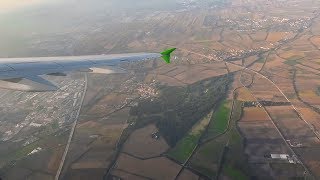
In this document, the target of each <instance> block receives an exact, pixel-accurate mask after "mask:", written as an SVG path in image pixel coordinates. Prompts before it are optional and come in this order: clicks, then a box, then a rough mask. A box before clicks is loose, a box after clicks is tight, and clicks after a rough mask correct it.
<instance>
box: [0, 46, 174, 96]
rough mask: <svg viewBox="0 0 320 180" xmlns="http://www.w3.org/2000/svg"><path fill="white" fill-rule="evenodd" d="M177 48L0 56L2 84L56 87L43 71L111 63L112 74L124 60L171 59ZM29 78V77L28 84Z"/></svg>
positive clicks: (51, 72) (84, 68)
mask: <svg viewBox="0 0 320 180" xmlns="http://www.w3.org/2000/svg"><path fill="white" fill-rule="evenodd" d="M174 50H175V48H171V49H167V50H165V51H163V52H161V53H129V54H109V55H92V56H69V57H34V58H32V57H28V58H0V88H5V89H14V90H20V91H52V90H56V89H57V87H56V86H55V85H54V84H52V83H51V82H50V81H48V80H46V79H44V78H42V77H40V76H39V75H45V74H48V75H63V72H66V71H73V70H80V71H91V69H90V68H92V67H99V66H107V67H109V68H107V72H108V74H111V73H116V72H117V68H115V66H117V65H118V64H120V63H124V62H137V61H142V60H148V59H155V58H159V57H162V58H163V60H164V61H165V62H166V63H170V54H171V53H172V52H173V51H174ZM25 81H28V82H27V84H26V83H25Z"/></svg>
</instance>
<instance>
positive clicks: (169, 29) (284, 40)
mask: <svg viewBox="0 0 320 180" xmlns="http://www.w3.org/2000/svg"><path fill="white" fill-rule="evenodd" d="M78 3H79V4H77V8H73V7H70V6H67V5H66V6H61V7H60V6H58V5H57V7H59V8H55V9H54V10H53V9H51V10H50V8H48V11H43V10H41V11H36V10H35V11H32V12H33V13H32V14H28V15H27V16H25V17H28V18H26V19H27V20H24V23H23V26H26V27H25V28H17V26H16V24H20V23H21V20H20V19H19V18H17V17H16V16H10V17H8V19H7V20H5V19H6V18H5V17H1V18H0V25H1V27H3V28H1V29H0V32H1V33H0V38H1V39H2V42H0V56H1V57H23V56H67V55H74V56H76V55H88V54H112V53H130V52H161V51H162V50H163V49H166V48H168V47H176V48H177V50H176V51H175V52H174V53H173V54H172V57H171V63H170V64H166V63H165V62H163V61H162V60H161V59H160V58H159V59H154V60H150V61H142V62H138V63H132V64H129V63H123V64H121V65H120V67H121V68H123V69H126V70H127V72H126V73H121V74H108V75H106V74H102V73H101V72H102V71H103V70H101V69H100V71H99V72H98V74H94V73H87V77H88V78H87V82H86V85H87V89H86V92H85V95H84V101H83V104H82V105H81V106H79V108H80V109H79V112H80V113H79V116H78V117H76V118H70V117H71V116H72V117H74V115H75V114H76V113H75V112H73V111H72V112H71V111H70V112H68V113H66V114H64V115H63V116H59V118H61V119H63V122H64V123H61V121H58V120H56V119H52V120H50V117H47V116H41V115H42V114H45V113H44V112H45V111H46V110H47V109H57V108H59V105H54V106H50V107H48V108H47V106H46V105H47V104H46V102H44V103H42V104H40V105H39V106H37V108H36V110H35V111H37V112H40V115H38V116H36V117H33V118H34V119H33V120H32V121H30V122H29V121H27V122H26V120H28V118H29V119H31V118H30V117H29V116H27V115H26V114H28V113H29V110H24V109H26V107H24V108H23V107H20V106H21V105H22V104H24V106H32V105H33V104H37V103H38V102H42V101H45V100H47V99H49V98H48V97H49V96H51V95H52V94H53V93H52V94H49V93H46V92H44V93H40V94H38V96H39V98H38V99H36V98H35V99H36V100H34V101H30V102H29V101H26V100H24V98H23V97H22V96H26V97H29V96H30V97H31V96H33V94H31V95H26V94H24V93H20V92H9V91H2V90H1V93H3V95H2V94H0V97H1V98H0V101H1V103H0V111H1V112H2V113H3V112H4V111H8V113H4V114H1V117H0V138H1V139H2V140H1V141H0V155H1V156H0V179H1V178H2V177H4V179H28V178H29V179H54V177H55V176H56V173H57V172H58V169H59V167H61V165H63V166H62V171H61V174H60V179H71V180H72V179H81V178H82V179H102V178H104V179H119V178H121V179H124V180H126V179H137V180H140V179H141V180H142V179H161V180H162V179H163V180H167V179H168V180H171V179H172V180H173V179H178V180H185V179H186V180H189V179H190V180H193V179H194V180H196V179H201V180H207V179H241V180H245V179H303V178H304V179H319V178H320V171H319V168H320V158H319V155H318V154H319V151H320V140H319V139H320V133H319V132H320V121H319V119H320V80H319V76H320V58H319V57H320V50H319V48H320V10H319V9H320V1H315V0H304V1H301V0H291V1H283V0H268V1H265V0H246V1H243V0H215V1H211V0H199V1H178V0H171V1H170V0H165V1H164V0H153V1H152V2H151V1H150V2H149V1H148V2H147V0H141V2H140V1H139V2H136V3H134V5H132V7H131V4H130V3H128V2H127V0H119V2H118V1H117V2H116V1H114V0H111V1H110V2H108V3H102V1H101V0H94V1H93V2H91V5H90V7H91V6H94V5H95V6H99V7H96V9H93V10H92V12H94V13H92V12H91V10H90V11H89V10H88V12H87V11H86V10H83V9H87V7H89V6H88V5H87V4H86V2H84V1H83V2H82V1H81V2H78ZM83 3H85V4H84V5H83ZM112 3H115V4H116V6H115V7H113V8H112V9H108V8H109V5H110V4H112ZM81 4H82V5H83V6H84V7H85V8H81ZM126 4H129V6H128V5H126ZM78 5H79V7H78ZM155 5H157V6H155ZM66 7H68V8H66ZM58 9H61V10H62V11H63V12H68V13H70V17H78V15H79V14H83V15H84V16H85V17H86V18H71V19H72V20H70V17H69V16H68V15H69V14H68V15H65V16H64V15H63V12H61V15H59V16H57V14H53V15H52V14H51V15H50V13H52V11H54V12H56V11H58ZM78 11H79V12H78ZM26 12H29V11H26ZM26 12H25V13H26ZM30 12H31V11H30ZM21 13H23V12H21ZM39 13H40V15H39V17H40V18H39V17H34V16H35V15H37V14H39ZM41 13H43V14H41ZM46 13H49V14H48V16H49V17H51V18H52V20H50V21H47V22H44V20H43V18H44V17H46V16H45V15H46ZM92 14H94V15H92ZM57 17H58V19H57ZM61 17H64V18H61ZM28 19H31V20H32V21H30V20H28ZM74 19H77V21H74ZM38 21H39V22H41V23H40V24H39V25H37V26H35V22H38ZM69 21H70V22H72V23H69ZM8 22H10V23H8ZM48 22H50V23H48ZM13 25H14V26H13ZM21 26H22V25H21ZM18 27H20V26H18ZM33 27H43V28H33ZM19 29H23V30H24V32H20V31H18V30H19ZM6 31H8V32H6ZM0 71H1V70H0ZM84 71H86V70H84ZM86 72H87V71H86ZM72 77H73V79H72V78H69V79H67V80H65V81H70V83H73V82H75V81H77V80H82V79H81V78H82V76H81V77H80V75H79V74H78V75H73V76H72ZM49 78H50V77H49ZM67 78H68V77H67ZM61 81H62V82H64V80H61ZM57 82H60V80H59V81H58V80H57ZM81 82H82V83H80V85H81V87H84V83H83V80H82V81H81ZM62 84H63V83H62ZM72 87H73V88H72V89H76V87H77V86H72ZM80 90H83V88H79V90H78V91H79V92H80ZM79 92H77V93H78V94H75V96H74V97H73V98H71V99H72V100H76V102H79V100H80V98H81V96H80V94H79ZM57 93H67V90H66V89H65V87H61V89H59V91H58V92H57ZM81 95H83V94H81ZM13 96H15V97H17V98H16V99H20V101H21V103H19V107H18V108H8V107H11V105H12V104H15V101H13V100H10V98H9V97H13ZM20 96H21V97H20ZM2 102H6V103H7V105H3V104H5V103H2ZM61 102H62V104H63V105H64V106H63V107H69V106H70V107H71V105H72V101H71V100H70V101H69V100H61ZM16 104H17V103H16ZM70 104H71V105H70ZM10 109H14V110H10ZM56 112H58V111H56ZM30 114H31V115H32V114H34V113H31V112H30ZM54 114H55V112H52V113H51V114H49V115H48V116H50V115H54ZM69 116H70V117H69ZM42 120H43V122H44V124H45V125H43V126H41V127H31V125H37V124H36V123H38V122H41V121H42ZM22 122H23V123H22ZM48 122H49V123H48ZM73 122H76V124H75V126H74V127H75V128H74V131H73V130H72V127H73ZM46 123H47V124H46ZM24 124H26V127H24V128H21V129H20V126H21V125H24ZM41 125H42V124H41ZM9 129H10V130H9ZM70 133H71V134H70ZM72 133H73V134H72ZM70 135H71V136H70ZM69 137H71V141H70V142H68V138H69ZM10 138H11V139H10ZM27 138H28V140H30V141H27ZM66 147H69V149H66ZM37 148H38V149H39V148H41V150H39V151H34V150H37ZM32 152H33V153H32ZM65 152H68V153H67V155H66V158H65V160H63V154H64V153H65ZM30 153H31V154H30ZM271 154H273V155H274V156H277V155H279V154H282V155H283V154H285V155H284V156H285V157H286V158H283V159H279V158H274V156H271ZM279 157H280V155H279ZM282 157H283V156H282Z"/></svg>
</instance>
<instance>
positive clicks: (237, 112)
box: [222, 100, 250, 180]
mask: <svg viewBox="0 0 320 180" xmlns="http://www.w3.org/2000/svg"><path fill="white" fill-rule="evenodd" d="M241 113H242V102H240V101H237V100H235V102H234V108H233V114H232V119H231V122H230V126H231V127H230V131H229V133H228V136H229V146H228V147H229V149H228V152H227V153H226V154H225V158H224V159H225V161H224V162H223V165H222V166H223V168H222V172H223V174H224V175H225V176H228V177H229V178H230V179H238V180H245V179H250V178H249V177H248V174H249V166H248V162H247V159H246V156H245V155H244V144H243V138H242V137H241V135H240V134H239V132H238V130H237V129H236V122H237V121H238V120H239V119H240V118H241Z"/></svg>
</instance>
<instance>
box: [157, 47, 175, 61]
mask: <svg viewBox="0 0 320 180" xmlns="http://www.w3.org/2000/svg"><path fill="white" fill-rule="evenodd" d="M176 49H177V48H170V49H167V50H165V51H163V52H161V53H160V54H162V56H161V57H162V59H163V60H164V61H165V62H166V63H170V54H171V53H172V52H173V51H175V50H176Z"/></svg>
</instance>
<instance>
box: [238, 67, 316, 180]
mask: <svg viewBox="0 0 320 180" xmlns="http://www.w3.org/2000/svg"><path fill="white" fill-rule="evenodd" d="M245 69H247V68H244V69H243V70H245ZM243 70H242V71H241V75H240V78H239V82H240V83H241V85H242V87H243V88H245V89H247V91H248V92H250V94H251V96H252V97H253V98H254V99H255V101H256V102H259V100H258V99H257V98H256V97H255V95H254V94H253V93H252V92H251V91H250V90H249V89H248V88H247V87H246V86H245V85H244V84H243V82H242V81H241V77H242V73H243ZM283 95H284V94H283ZM284 96H285V95H284ZM259 103H260V102H259ZM260 104H261V103H260ZM262 109H263V110H264V112H265V113H266V114H267V115H268V118H269V119H270V121H271V122H272V124H273V126H274V127H275V129H276V130H277V132H278V133H279V135H280V136H281V139H282V140H283V141H284V143H285V144H286V145H287V147H288V149H289V150H290V151H291V153H292V154H293V155H294V156H295V157H296V158H297V159H298V155H297V154H296V153H295V151H294V150H293V149H292V147H291V146H290V144H289V143H288V141H287V139H286V138H285V137H284V135H283V134H282V132H281V131H280V129H279V128H278V126H277V125H276V123H275V122H274V120H273V119H272V117H271V116H270V114H269V113H268V111H267V110H266V108H265V107H264V106H262ZM298 160H299V161H300V164H301V165H302V166H303V168H304V170H305V172H306V173H307V174H309V175H310V176H312V175H311V174H310V172H309V170H308V168H307V167H306V166H305V164H304V163H303V162H302V161H301V160H300V159H298Z"/></svg>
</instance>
